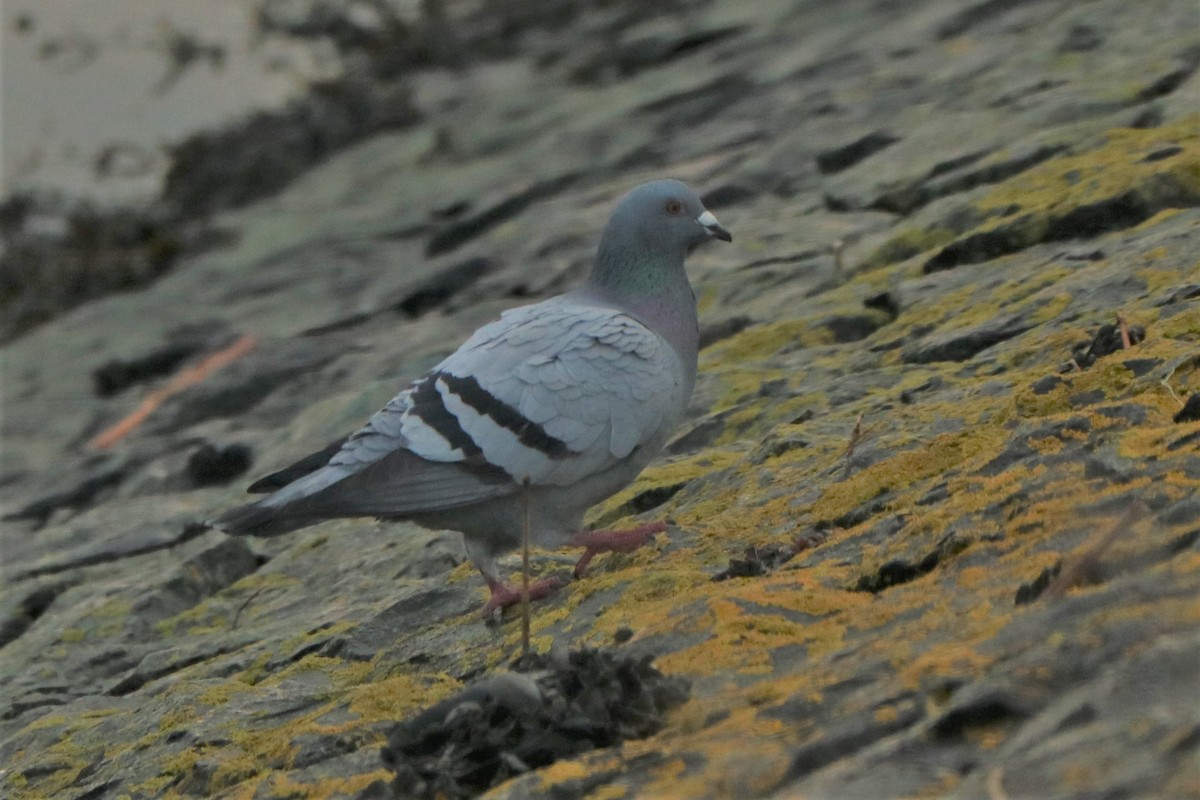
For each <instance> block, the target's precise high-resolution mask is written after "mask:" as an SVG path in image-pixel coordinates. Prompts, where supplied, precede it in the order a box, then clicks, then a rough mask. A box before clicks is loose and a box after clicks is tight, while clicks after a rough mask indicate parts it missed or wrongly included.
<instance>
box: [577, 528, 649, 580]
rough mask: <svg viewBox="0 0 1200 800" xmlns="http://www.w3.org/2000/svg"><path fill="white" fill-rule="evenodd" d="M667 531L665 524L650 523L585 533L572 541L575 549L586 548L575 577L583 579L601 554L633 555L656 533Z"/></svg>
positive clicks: (580, 558)
mask: <svg viewBox="0 0 1200 800" xmlns="http://www.w3.org/2000/svg"><path fill="white" fill-rule="evenodd" d="M666 529H667V523H665V522H648V523H646V524H645V525H639V526H637V527H636V528H630V529H628V530H623V531H584V532H583V533H580V534H578V535H576V536H575V537H574V538H572V539H571V544H572V545H573V546H574V547H582V548H584V551H583V555H582V556H580V557H579V563H577V564H576V565H575V577H576V578H581V577H583V573H584V571H585V570H586V569H587V568H588V564H590V563H591V562H592V558H594V557H595V556H596V555H597V554H599V553H632V552H633V551H634V550H637V549H638V548H639V547H641V546H642V545H644V544H645V543H646V542H648V541H650V539H652V538H653V537H654V534H656V533H663V532H664V531H666Z"/></svg>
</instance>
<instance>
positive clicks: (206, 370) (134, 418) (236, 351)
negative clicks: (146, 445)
mask: <svg viewBox="0 0 1200 800" xmlns="http://www.w3.org/2000/svg"><path fill="white" fill-rule="evenodd" d="M257 345H258V337H256V336H252V335H250V334H246V335H245V336H242V337H241V338H240V339H238V340H237V341H236V342H234V343H233V344H231V345H229V347H226V348H225V349H224V350H218V351H217V352H215V353H213V354H212V355H210V356H208V357H207V358H205V359H204V360H203V361H201V362H200V363H199V364H196V365H195V366H192V367H188V368H187V369H185V370H184V371H183V372H181V373H179V374H178V375H176V376H175V377H174V378H172V379H171V382H170V383H168V384H167V385H166V386H164V387H162V388H161V389H156V390H155V391H153V392H151V393H150V394H148V395H147V396H146V399H144V400H142V402H141V405H139V406H138V407H137V408H136V409H135V410H134V411H133V413H132V414H130V415H129V416H127V417H125V418H124V419H123V420H121V421H120V422H118V423H117V424H116V425H113V426H112V427H111V428H106V429H105V430H104V431H102V432H100V433H99V434H97V435H96V436H95V437H94V438H93V439H92V440H91V441H90V442H88V447H91V448H93V449H95V450H106V449H108V448H109V447H112V446H113V445H114V444H116V443H117V442H119V441H121V440H122V439H124V438H125V437H126V436H128V435H129V434H130V433H132V432H133V431H135V430H137V428H138V426H139V425H141V424H142V423H143V422H145V421H146V419H147V418H148V417H149V416H150V415H151V414H153V413H154V411H155V409H157V408H158V407H159V406H161V405H162V404H163V403H164V402H165V401H166V400H167V398H169V397H171V396H172V395H176V394H179V393H180V392H181V391H183V390H184V389H186V388H188V387H189V386H195V385H196V384H198V383H200V382H201V381H203V380H204V379H205V378H207V377H208V376H209V375H211V374H212V373H214V372H216V371H217V370H219V369H221V367H224V366H226V365H227V364H230V363H232V362H234V361H236V360H237V359H239V358H241V357H242V356H244V355H245V354H246V353H249V352H250V351H251V350H253V349H254V348H255V347H256V346H257Z"/></svg>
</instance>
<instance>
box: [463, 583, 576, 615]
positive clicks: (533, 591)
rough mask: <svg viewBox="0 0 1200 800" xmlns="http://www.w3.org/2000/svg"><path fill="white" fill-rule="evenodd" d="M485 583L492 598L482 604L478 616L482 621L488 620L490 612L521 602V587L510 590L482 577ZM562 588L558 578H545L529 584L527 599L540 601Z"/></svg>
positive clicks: (502, 584)
mask: <svg viewBox="0 0 1200 800" xmlns="http://www.w3.org/2000/svg"><path fill="white" fill-rule="evenodd" d="M484 580H485V581H487V585H488V589H490V590H491V592H492V596H491V597H489V598H488V601H487V602H486V603H484V606H483V610H482V611H480V616H482V617H483V618H484V619H490V618H491V616H492V612H494V611H495V610H496V609H497V608H500V609H504V608H508V607H509V606H515V605H517V604H519V603H520V602H521V587H520V586H518V587H516V588H511V587H509V586H506V585H505V584H504V583H503V582H502V581H498V580H494V579H492V578H488V577H487V576H484ZM561 586H562V581H560V580H559V579H558V578H546V579H544V580H540V581H534V582H533V583H531V584H529V599H530V600H541V599H542V598H543V597H549V596H550V595H551V594H554V591H555V590H556V589H558V588H560V587H561Z"/></svg>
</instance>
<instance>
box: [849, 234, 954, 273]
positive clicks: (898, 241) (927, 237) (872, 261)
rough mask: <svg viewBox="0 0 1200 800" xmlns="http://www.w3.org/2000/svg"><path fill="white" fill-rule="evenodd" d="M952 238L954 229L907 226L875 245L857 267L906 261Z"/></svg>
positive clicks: (871, 266)
mask: <svg viewBox="0 0 1200 800" xmlns="http://www.w3.org/2000/svg"><path fill="white" fill-rule="evenodd" d="M954 238H955V237H954V231H951V230H949V229H947V228H939V227H931V228H925V229H918V228H909V229H907V230H904V231H901V232H900V233H898V234H896V235H895V236H893V237H892V238H890V239H888V240H887V241H886V242H884V243H883V244H881V245H879V247H876V248H875V249H874V250H873V251H872V252H871V254H870V255H869V256H867V258H866V260H865V261H863V263H862V265H861V266H860V267H859V268H858V269H861V270H864V271H869V270H874V269H877V268H879V267H883V266H887V265H888V264H897V263H899V262H901V261H907V260H908V259H910V258H912V257H913V256H915V255H920V254H921V253H924V252H927V251H929V250H933V249H934V248H936V247H941V246H942V245H944V244H947V243H949V242H952V241H954Z"/></svg>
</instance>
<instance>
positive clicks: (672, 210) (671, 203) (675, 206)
mask: <svg viewBox="0 0 1200 800" xmlns="http://www.w3.org/2000/svg"><path fill="white" fill-rule="evenodd" d="M680 211H683V203H681V202H679V201H678V200H668V201H667V213H668V214H678V213H679V212H680Z"/></svg>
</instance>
